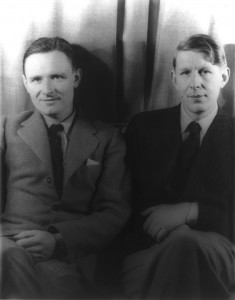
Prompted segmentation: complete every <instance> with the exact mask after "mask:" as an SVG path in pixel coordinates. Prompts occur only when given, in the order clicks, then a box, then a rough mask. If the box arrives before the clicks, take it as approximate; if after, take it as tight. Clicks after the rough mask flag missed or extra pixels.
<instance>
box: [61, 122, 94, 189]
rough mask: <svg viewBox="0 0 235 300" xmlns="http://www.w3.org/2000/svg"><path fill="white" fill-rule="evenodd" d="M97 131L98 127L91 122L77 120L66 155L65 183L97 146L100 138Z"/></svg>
mask: <svg viewBox="0 0 235 300" xmlns="http://www.w3.org/2000/svg"><path fill="white" fill-rule="evenodd" d="M95 133H96V129H95V128H94V127H93V126H92V125H91V124H90V123H87V122H83V121H81V120H78V119H76V120H75V123H74V125H73V128H72V132H71V136H70V141H69V145H68V149H67V152H66V156H65V163H64V185H65V184H66V183H67V182H68V180H69V178H70V177H71V175H72V174H73V173H74V172H75V170H76V169H77V168H78V167H79V166H81V165H82V164H83V163H84V162H85V160H86V158H87V157H88V156H89V155H90V154H91V152H92V151H93V150H94V149H95V147H96V146H97V144H98V142H99V140H98V138H97V137H96V136H95Z"/></svg>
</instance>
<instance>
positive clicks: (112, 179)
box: [53, 130, 130, 256]
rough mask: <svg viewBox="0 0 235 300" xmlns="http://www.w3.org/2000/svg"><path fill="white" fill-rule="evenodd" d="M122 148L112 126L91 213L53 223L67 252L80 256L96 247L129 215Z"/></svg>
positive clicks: (109, 237) (123, 222) (128, 191)
mask: <svg viewBox="0 0 235 300" xmlns="http://www.w3.org/2000/svg"><path fill="white" fill-rule="evenodd" d="M125 152H126V147H125V143H124V140H123V137H122V135H121V134H120V132H119V131H118V130H115V131H114V133H113V135H112V138H111V141H110V142H109V143H108V145H107V146H106V150H105V153H104V158H103V164H102V172H101V177H100V179H99V181H98V184H97V187H96V193H95V196H94V198H93V200H92V208H93V209H92V213H90V214H88V215H85V216H83V217H82V218H80V219H79V220H73V221H66V222H62V223H57V224H55V225H53V226H54V227H55V228H56V229H57V230H58V231H59V232H60V233H61V234H62V236H63V239H64V241H65V243H66V246H67V250H68V252H69V254H70V255H71V254H72V255H73V256H83V255H87V254H91V253H94V252H96V251H98V250H99V249H101V248H103V247H104V246H105V245H107V244H108V243H109V242H111V240H112V239H114V238H115V236H116V235H117V234H118V233H119V232H120V231H121V229H122V228H123V227H124V225H125V224H126V221H127V220H128V218H129V216H130V203H129V198H130V178H129V172H128V170H127V168H126V165H125Z"/></svg>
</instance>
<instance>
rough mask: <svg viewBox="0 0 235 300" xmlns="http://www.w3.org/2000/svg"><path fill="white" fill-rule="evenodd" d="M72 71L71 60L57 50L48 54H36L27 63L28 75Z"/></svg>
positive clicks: (26, 70)
mask: <svg viewBox="0 0 235 300" xmlns="http://www.w3.org/2000/svg"><path fill="white" fill-rule="evenodd" d="M69 71H72V63H71V61H70V59H69V58H68V57H67V56H66V55H65V54H64V53H63V52H61V51H58V50H55V51H51V52H46V53H35V54H32V55H30V56H29V57H27V59H26V61H25V73H26V75H28V74H30V75H33V74H37V73H40V74H41V73H51V72H52V73H55V72H58V73H63V72H69Z"/></svg>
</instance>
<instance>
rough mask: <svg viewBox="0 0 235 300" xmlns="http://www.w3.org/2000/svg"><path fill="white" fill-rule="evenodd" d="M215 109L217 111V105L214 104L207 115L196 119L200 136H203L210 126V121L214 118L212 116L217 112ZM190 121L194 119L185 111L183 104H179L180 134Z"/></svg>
mask: <svg viewBox="0 0 235 300" xmlns="http://www.w3.org/2000/svg"><path fill="white" fill-rule="evenodd" d="M217 111H218V105H216V107H215V109H214V110H213V111H212V112H211V113H210V114H209V115H208V116H206V117H205V118H202V119H200V120H198V121H197V123H198V124H199V125H200V126H201V134H202V136H205V134H206V132H207V130H208V128H209V127H210V125H211V123H212V121H213V120H214V118H215V116H216V114H217ZM192 121H194V120H193V119H192V118H191V117H190V116H189V115H188V114H187V112H186V111H185V109H184V106H183V105H182V104H181V108H180V124H181V133H182V134H183V133H184V132H185V130H186V128H187V126H188V125H189V123H191V122H192Z"/></svg>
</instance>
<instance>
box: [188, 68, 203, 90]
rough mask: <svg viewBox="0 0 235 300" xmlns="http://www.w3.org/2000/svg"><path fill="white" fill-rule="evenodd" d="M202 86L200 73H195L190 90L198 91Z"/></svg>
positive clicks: (192, 76)
mask: <svg viewBox="0 0 235 300" xmlns="http://www.w3.org/2000/svg"><path fill="white" fill-rule="evenodd" d="M200 86H201V76H200V74H199V73H198V72H194V73H192V75H191V80H190V88H191V89H198V88H200Z"/></svg>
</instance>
